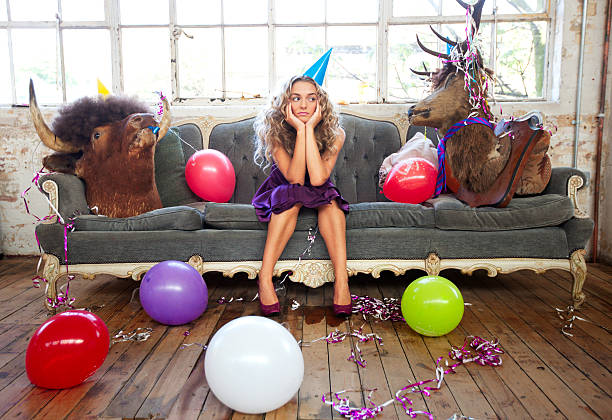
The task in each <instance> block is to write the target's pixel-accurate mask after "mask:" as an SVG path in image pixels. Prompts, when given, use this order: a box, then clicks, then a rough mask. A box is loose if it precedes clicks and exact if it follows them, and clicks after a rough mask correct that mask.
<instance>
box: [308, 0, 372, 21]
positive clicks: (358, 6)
mask: <svg viewBox="0 0 612 420" xmlns="http://www.w3.org/2000/svg"><path fill="white" fill-rule="evenodd" d="M302 7H303V6H302ZM298 10H299V9H298ZM327 21H328V22H332V23H335V22H350V23H358V22H359V23H361V22H376V21H378V1H377V0H333V1H328V2H327Z"/></svg>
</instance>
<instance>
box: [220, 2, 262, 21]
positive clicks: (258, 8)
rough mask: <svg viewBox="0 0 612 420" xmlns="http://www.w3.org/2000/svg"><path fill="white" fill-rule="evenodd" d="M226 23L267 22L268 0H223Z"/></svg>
mask: <svg viewBox="0 0 612 420" xmlns="http://www.w3.org/2000/svg"><path fill="white" fill-rule="evenodd" d="M223 20H224V22H225V23H230V24H232V23H266V22H267V21H268V1H267V0H223Z"/></svg>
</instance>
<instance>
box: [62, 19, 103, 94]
mask: <svg viewBox="0 0 612 420" xmlns="http://www.w3.org/2000/svg"><path fill="white" fill-rule="evenodd" d="M63 35H64V65H65V67H66V99H67V100H68V101H73V100H75V99H78V98H80V97H82V96H95V95H97V94H98V85H97V80H96V79H100V81H101V82H102V83H103V84H104V85H105V86H106V87H107V88H108V90H112V89H111V88H112V75H111V54H110V36H109V33H108V30H107V29H67V30H64V32H63Z"/></svg>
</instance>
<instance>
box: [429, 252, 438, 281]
mask: <svg viewBox="0 0 612 420" xmlns="http://www.w3.org/2000/svg"><path fill="white" fill-rule="evenodd" d="M425 271H426V272H427V275H428V276H438V275H440V257H438V255H437V254H436V253H434V252H432V253H430V254H429V255H428V256H427V258H426V259H425Z"/></svg>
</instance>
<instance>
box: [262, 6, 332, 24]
mask: <svg viewBox="0 0 612 420" xmlns="http://www.w3.org/2000/svg"><path fill="white" fill-rule="evenodd" d="M274 7H275V10H276V23H321V22H324V21H325V0H311V1H309V2H308V7H304V2H303V1H302V0H282V1H277V2H276V3H274ZM296 10H299V11H300V12H299V13H296Z"/></svg>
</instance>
